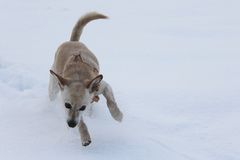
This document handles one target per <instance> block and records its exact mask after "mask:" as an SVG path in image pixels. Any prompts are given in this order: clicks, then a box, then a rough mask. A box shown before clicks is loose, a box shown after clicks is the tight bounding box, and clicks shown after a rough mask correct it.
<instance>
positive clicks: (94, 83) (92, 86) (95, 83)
mask: <svg viewBox="0 0 240 160" xmlns="http://www.w3.org/2000/svg"><path fill="white" fill-rule="evenodd" d="M102 79H103V75H101V74H100V75H98V76H97V77H95V78H93V79H92V80H91V81H90V82H88V84H87V88H88V89H89V90H90V92H94V91H98V89H99V85H100V82H101V80H102Z"/></svg>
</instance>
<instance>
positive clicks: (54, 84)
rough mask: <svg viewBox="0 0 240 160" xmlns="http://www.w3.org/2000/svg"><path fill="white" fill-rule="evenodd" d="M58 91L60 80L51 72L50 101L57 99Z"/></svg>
mask: <svg viewBox="0 0 240 160" xmlns="http://www.w3.org/2000/svg"><path fill="white" fill-rule="evenodd" d="M58 92H59V86H58V82H57V80H56V78H55V77H53V76H52V75H51V74H50V77H49V85H48V96H49V99H50V101H53V100H55V99H56V97H57V94H58Z"/></svg>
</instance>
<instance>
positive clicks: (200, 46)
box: [0, 0, 240, 160]
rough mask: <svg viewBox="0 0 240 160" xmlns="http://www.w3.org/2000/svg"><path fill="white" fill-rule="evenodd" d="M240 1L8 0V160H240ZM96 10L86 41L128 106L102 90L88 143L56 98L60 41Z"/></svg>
mask: <svg viewBox="0 0 240 160" xmlns="http://www.w3.org/2000/svg"><path fill="white" fill-rule="evenodd" d="M239 6H240V2H239V1H238V0H202V1H195V0H181V1H179V0H168V1H163V0H148V1H146V0H145V1H137V0H132V1H127V0H121V1H97V0H92V1H80V0H73V1H67V0H59V1H57V0H52V1H49V0H48V1H47V0H41V1H30V0H21V1H17V0H5V1H3V0H1V1H0V22H1V23H0V24H1V27H0V159H4V160H6V159H24V160H26V159H34V160H35V159H43V158H44V159H73V158H75V159H76V158H78V159H84V160H107V159H111V160H113V159H114V160H117V159H119V160H125V159H127V160H128V159H129V160H130V159H131V160H133V159H136V160H140V159H144V160H145V159H146V160H148V159H149V160H155V159H156V160H160V159H162V160H164V159H166V160H239V159H240V149H239V146H240V138H239V135H240V118H239V115H240V55H239V53H240V46H239V42H240V16H239V15H240V11H239ZM89 11H98V12H100V13H104V14H106V15H108V16H109V17H110V19H109V20H97V21H94V22H91V23H90V24H88V25H87V26H86V28H85V30H84V32H83V35H82V37H81V41H82V42H83V43H85V44H86V45H87V46H88V48H90V50H92V51H93V52H94V53H95V55H96V56H97V57H98V59H99V61H100V67H101V73H102V74H103V75H104V79H105V80H106V81H108V82H109V83H110V84H111V85H112V87H113V89H114V92H115V96H116V99H117V102H118V104H119V107H120V108H121V110H122V111H123V113H124V120H123V122H122V123H117V122H115V121H114V120H113V119H112V118H111V116H110V114H109V112H108V110H107V107H106V104H105V100H104V99H103V97H101V101H100V103H98V104H96V105H95V106H94V108H95V112H94V114H93V115H92V117H86V123H87V125H88V128H89V131H90V134H91V137H92V143H91V145H90V146H88V147H82V146H81V142H80V137H79V135H78V132H77V130H75V129H69V128H68V127H67V124H66V122H65V115H64V112H63V108H62V104H61V100H60V98H58V99H57V100H56V101H55V102H53V103H50V102H49V100H48V96H47V86H48V76H49V69H50V66H51V64H52V62H53V57H54V53H55V51H56V49H57V47H58V46H59V45H60V44H61V43H62V42H64V41H68V40H69V38H70V34H71V30H72V28H73V26H74V24H75V23H76V21H77V19H78V18H79V17H80V16H81V15H83V14H85V13H86V12H89Z"/></svg>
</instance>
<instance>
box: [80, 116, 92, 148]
mask: <svg viewBox="0 0 240 160" xmlns="http://www.w3.org/2000/svg"><path fill="white" fill-rule="evenodd" d="M79 132H80V136H81V141H82V145H83V146H88V145H89V144H90V143H91V138H90V135H89V132H88V129H87V126H86V124H85V123H84V121H83V118H82V117H81V120H80V123H79Z"/></svg>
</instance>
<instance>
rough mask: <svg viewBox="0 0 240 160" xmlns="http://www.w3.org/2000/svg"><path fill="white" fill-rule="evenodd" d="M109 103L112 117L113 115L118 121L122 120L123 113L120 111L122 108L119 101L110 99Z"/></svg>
mask: <svg viewBox="0 0 240 160" xmlns="http://www.w3.org/2000/svg"><path fill="white" fill-rule="evenodd" d="M107 105H108V108H109V111H110V113H111V115H112V117H113V118H114V119H115V120H116V121H118V122H122V119H123V114H122V112H121V111H120V109H119V108H118V106H117V103H116V102H113V101H108V102H107Z"/></svg>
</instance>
